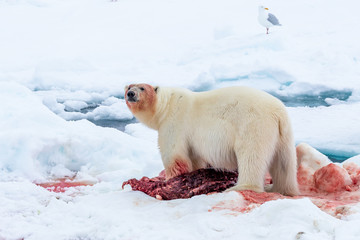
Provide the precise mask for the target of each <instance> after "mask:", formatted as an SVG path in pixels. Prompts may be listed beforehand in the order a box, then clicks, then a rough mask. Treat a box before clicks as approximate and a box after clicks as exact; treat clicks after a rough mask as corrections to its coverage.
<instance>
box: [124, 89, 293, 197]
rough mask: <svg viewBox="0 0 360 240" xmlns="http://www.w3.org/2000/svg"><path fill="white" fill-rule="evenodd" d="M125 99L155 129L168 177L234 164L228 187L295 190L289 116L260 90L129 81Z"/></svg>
mask: <svg viewBox="0 0 360 240" xmlns="http://www.w3.org/2000/svg"><path fill="white" fill-rule="evenodd" d="M125 100H126V104H127V106H128V107H129V109H130V111H131V112H132V113H133V114H134V116H135V117H136V118H137V119H138V120H139V121H140V122H142V123H144V124H145V125H147V126H148V127H150V128H152V129H155V130H157V131H158V144H159V148H160V153H161V158H162V161H163V164H164V167H165V173H166V178H167V179H169V178H171V177H174V176H177V175H180V174H182V173H186V172H190V171H194V170H196V169H199V168H206V167H209V166H211V167H213V168H215V169H219V170H221V169H227V170H237V171H238V173H239V176H238V181H237V184H236V185H235V186H234V187H232V188H231V189H230V190H237V191H240V190H253V191H256V192H263V191H264V177H265V175H266V173H267V172H270V174H271V176H272V182H273V186H272V189H271V191H275V192H279V193H281V194H284V195H289V196H294V195H298V194H299V190H298V184H297V179H296V172H297V162H296V151H295V144H294V140H293V134H292V129H291V125H290V120H289V117H288V114H287V112H286V108H285V106H284V105H283V103H282V102H281V101H280V100H278V99H277V98H275V97H273V96H271V95H270V94H268V93H265V92H263V91H260V90H256V89H252V88H249V87H228V88H222V89H217V90H212V91H207V92H192V91H190V90H187V89H182V88H166V87H153V86H151V85H148V84H131V85H129V86H126V87H125Z"/></svg>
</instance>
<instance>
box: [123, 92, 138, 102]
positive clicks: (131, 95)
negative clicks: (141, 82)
mask: <svg viewBox="0 0 360 240" xmlns="http://www.w3.org/2000/svg"><path fill="white" fill-rule="evenodd" d="M126 100H127V101H128V102H137V101H138V98H137V96H136V93H135V92H134V91H132V90H130V91H128V92H127V94H126Z"/></svg>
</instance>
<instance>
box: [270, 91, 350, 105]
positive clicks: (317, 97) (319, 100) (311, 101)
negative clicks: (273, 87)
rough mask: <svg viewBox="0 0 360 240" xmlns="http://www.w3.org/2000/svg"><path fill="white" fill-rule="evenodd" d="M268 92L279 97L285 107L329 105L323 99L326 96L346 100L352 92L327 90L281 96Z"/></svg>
mask: <svg viewBox="0 0 360 240" xmlns="http://www.w3.org/2000/svg"><path fill="white" fill-rule="evenodd" d="M270 94H271V95H273V96H275V97H277V98H279V99H280V100H281V101H282V102H283V103H284V104H285V105H286V106H287V107H319V106H325V107H329V106H330V105H329V104H328V103H327V102H326V101H325V99H326V98H336V99H338V100H341V101H346V100H347V99H348V98H349V97H350V96H351V94H352V92H351V91H338V90H329V91H323V92H320V93H319V94H314V95H310V94H298V95H292V96H281V95H278V94H275V93H271V92H270Z"/></svg>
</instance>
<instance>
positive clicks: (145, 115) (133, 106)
mask: <svg viewBox="0 0 360 240" xmlns="http://www.w3.org/2000/svg"><path fill="white" fill-rule="evenodd" d="M158 89H159V87H153V86H151V85H149V84H145V83H140V84H131V85H128V86H126V87H125V101H126V105H127V106H128V108H129V109H130V111H131V112H132V113H133V114H134V116H135V117H136V118H138V120H140V121H141V122H144V123H146V122H147V121H148V120H149V119H151V118H152V116H153V115H154V114H155V112H156V103H157V92H158Z"/></svg>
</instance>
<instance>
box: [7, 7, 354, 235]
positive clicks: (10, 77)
mask: <svg viewBox="0 0 360 240" xmlns="http://www.w3.org/2000/svg"><path fill="white" fill-rule="evenodd" d="M259 5H264V6H266V7H268V8H269V9H270V11H272V12H275V13H276V16H277V17H278V19H279V21H280V22H281V23H282V25H283V26H281V27H278V28H272V29H271V30H270V34H269V35H266V34H265V32H264V29H263V27H262V26H261V25H259V24H258V22H257V11H258V6H259ZM359 7H360V3H359V2H357V1H355V0H349V1H348V2H346V4H345V3H342V4H340V3H339V2H338V1H325V0H320V1H310V0H304V1H299V2H291V3H289V2H287V1H284V0H281V1H273V0H271V1H267V2H266V4H265V3H261V2H259V1H253V2H242V1H236V0H225V1H221V2H219V1H215V0H199V1H191V0H183V1H166V0H146V1H145V0H118V1H115V2H111V1H107V0H13V1H8V0H4V1H0V32H1V33H3V34H2V37H1V38H0V53H1V54H0V102H1V107H0V202H1V206H0V239H1V240H2V239H167V238H171V239H185V238H187V239H222V238H226V239H238V238H239V237H242V238H244V239H257V238H267V239H289V238H294V239H295V238H296V239H357V237H358V236H359V235H360V230H359V228H358V225H359V223H360V205H359V204H357V205H355V206H352V207H351V212H352V214H350V215H346V216H343V217H342V218H341V219H337V218H334V217H333V216H330V215H329V214H327V213H325V212H323V211H321V210H320V209H319V208H318V207H316V206H315V205H314V204H313V203H312V202H311V201H310V200H308V199H306V198H305V199H297V200H294V199H283V200H276V201H270V202H267V203H265V204H263V205H261V206H260V207H257V208H254V209H253V210H252V211H250V212H249V213H235V212H234V211H232V210H231V209H223V210H214V209H212V208H213V207H214V206H216V205H217V204H219V203H220V202H224V201H225V202H227V203H228V204H233V205H234V204H241V202H242V197H241V195H239V194H237V193H234V192H230V193H221V194H213V195H209V196H196V197H193V198H191V199H186V200H172V201H158V200H156V199H153V198H150V197H148V196H146V195H145V194H142V193H139V192H133V191H131V190H130V189H128V188H126V189H125V190H122V189H121V184H122V182H123V181H125V180H128V179H129V178H140V177H142V176H148V177H153V176H156V175H157V174H158V173H159V172H160V171H161V170H162V169H163V166H162V163H161V157H160V154H159V151H158V148H157V136H156V132H154V131H153V130H150V129H147V128H146V127H144V126H143V125H141V124H139V123H136V122H135V120H134V119H133V116H132V115H131V113H130V112H129V110H128V109H127V107H126V104H125V102H124V100H123V97H124V90H123V89H124V87H125V85H127V84H129V83H133V82H146V83H150V84H154V85H160V86H162V85H165V86H180V87H186V88H189V89H191V90H195V91H204V90H209V89H215V88H219V87H225V86H234V85H247V86H251V87H255V88H258V89H262V90H265V91H268V92H270V93H271V94H274V95H275V96H277V97H279V98H280V99H282V100H284V102H285V103H286V104H287V105H288V110H289V114H290V117H291V120H292V123H293V128H294V132H295V140H296V142H297V143H301V142H306V143H308V144H309V145H311V146H312V147H314V148H316V149H318V150H320V151H321V152H323V153H326V154H328V155H331V156H342V157H344V158H349V159H348V160H347V161H346V162H349V163H350V162H355V163H356V164H358V165H360V161H359V159H360V127H359V122H360V112H359V111H360V83H359V80H360V79H359V76H360V47H359V44H358V42H359V41H360V34H359V33H358V31H356V30H357V28H358V23H359V21H360V16H359V14H358V9H359ZM309 99H310V100H309ZM101 121H103V122H105V123H108V122H111V124H110V123H109V124H108V125H109V127H101V126H97V125H95V124H94V123H97V124H99V123H100V122H101ZM92 122H94V123H92ZM105 125H106V124H105ZM113 126H115V127H117V128H118V129H124V132H122V131H119V130H117V129H115V128H110V127H113ZM60 178H70V179H74V181H78V182H86V183H91V185H89V186H79V187H75V188H69V189H68V190H67V191H65V192H64V193H54V192H50V191H47V190H46V189H44V188H43V187H41V186H38V185H35V184H34V183H44V182H45V183H46V182H49V181H53V180H54V179H60Z"/></svg>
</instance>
